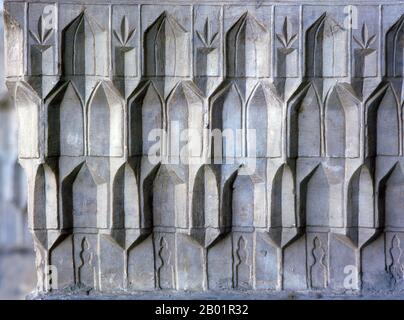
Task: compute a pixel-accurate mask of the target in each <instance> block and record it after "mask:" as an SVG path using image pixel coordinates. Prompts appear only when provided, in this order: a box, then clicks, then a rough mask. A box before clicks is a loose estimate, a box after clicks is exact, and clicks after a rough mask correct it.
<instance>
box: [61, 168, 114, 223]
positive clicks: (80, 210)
mask: <svg viewBox="0 0 404 320" xmlns="http://www.w3.org/2000/svg"><path fill="white" fill-rule="evenodd" d="M62 196H63V216H64V219H63V222H64V226H65V228H79V229H80V228H107V226H108V223H107V210H108V203H107V202H108V186H107V183H106V181H105V180H104V179H103V178H102V177H100V176H99V175H98V174H96V173H95V172H94V171H93V170H92V169H91V168H90V167H89V166H88V164H87V163H86V162H84V163H82V164H80V165H79V166H77V167H76V168H75V169H74V170H73V171H72V172H71V173H70V174H69V175H68V176H67V177H66V178H65V179H64V180H63V184H62Z"/></svg>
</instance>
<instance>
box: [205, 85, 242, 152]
mask: <svg viewBox="0 0 404 320" xmlns="http://www.w3.org/2000/svg"><path fill="white" fill-rule="evenodd" d="M242 108H243V107H242V99H241V96H240V94H239V92H238V90H237V88H236V85H235V84H230V85H228V86H226V87H225V88H224V89H223V90H220V91H219V92H218V93H217V95H216V96H215V97H214V98H213V102H212V107H211V115H210V120H211V124H212V126H211V128H212V141H211V143H212V147H211V150H212V154H213V156H214V157H216V158H221V157H223V158H226V157H235V156H236V155H240V154H241V152H242V139H240V138H241V137H240V136H239V134H240V132H241V129H242V119H243V117H242ZM218 130H219V131H220V133H221V134H220V135H217V136H216V133H219V132H218ZM236 137H237V138H236Z"/></svg>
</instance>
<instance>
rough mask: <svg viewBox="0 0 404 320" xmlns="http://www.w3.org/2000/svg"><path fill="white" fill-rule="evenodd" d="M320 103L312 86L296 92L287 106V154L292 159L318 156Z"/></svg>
mask: <svg viewBox="0 0 404 320" xmlns="http://www.w3.org/2000/svg"><path fill="white" fill-rule="evenodd" d="M320 114H321V102H320V99H319V97H318V94H317V92H316V89H315V88H314V85H313V84H309V85H306V86H305V87H303V88H299V89H298V90H297V95H296V97H294V98H292V100H291V102H290V106H289V128H288V130H289V137H290V139H289V153H290V155H291V156H292V157H294V156H301V157H307V156H308V157H310V156H320V154H321V117H320Z"/></svg>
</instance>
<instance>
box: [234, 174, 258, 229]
mask: <svg viewBox="0 0 404 320" xmlns="http://www.w3.org/2000/svg"><path fill="white" fill-rule="evenodd" d="M242 169H243V168H240V169H239V170H238V173H237V176H236V178H235V180H234V182H233V195H232V205H231V208H232V227H233V228H234V227H236V228H237V227H244V228H251V227H253V226H255V225H257V224H259V223H260V222H262V221H265V212H266V210H265V208H266V204H265V182H264V180H263V179H262V178H261V177H259V176H258V175H256V174H252V175H251V174H242V172H243V170H242Z"/></svg>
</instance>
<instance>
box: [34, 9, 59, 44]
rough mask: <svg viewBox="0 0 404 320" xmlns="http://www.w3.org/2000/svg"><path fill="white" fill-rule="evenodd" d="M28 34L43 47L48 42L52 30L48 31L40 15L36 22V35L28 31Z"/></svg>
mask: <svg viewBox="0 0 404 320" xmlns="http://www.w3.org/2000/svg"><path fill="white" fill-rule="evenodd" d="M29 33H30V35H31V37H32V38H33V39H34V40H35V41H36V42H37V43H38V44H39V45H45V44H46V42H47V41H48V40H49V38H50V36H51V35H52V33H53V29H52V28H51V29H48V28H47V27H46V22H45V19H44V17H43V15H41V17H40V18H39V20H38V24H37V34H36V33H34V32H33V31H31V30H29Z"/></svg>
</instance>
